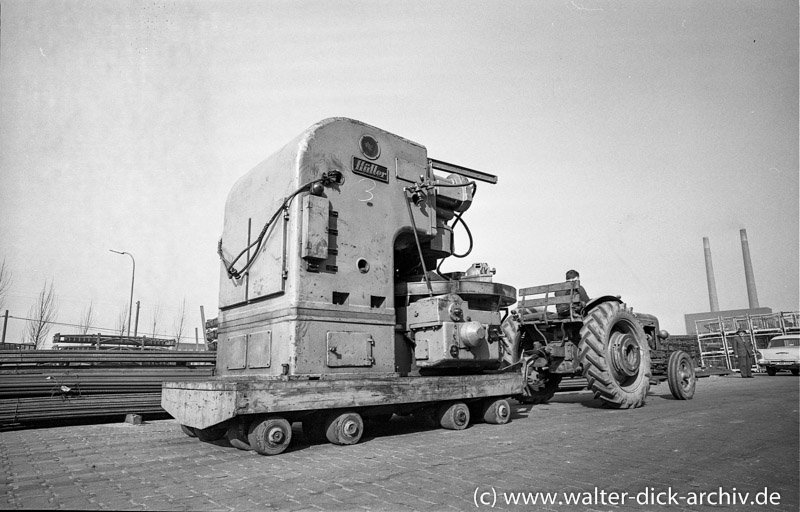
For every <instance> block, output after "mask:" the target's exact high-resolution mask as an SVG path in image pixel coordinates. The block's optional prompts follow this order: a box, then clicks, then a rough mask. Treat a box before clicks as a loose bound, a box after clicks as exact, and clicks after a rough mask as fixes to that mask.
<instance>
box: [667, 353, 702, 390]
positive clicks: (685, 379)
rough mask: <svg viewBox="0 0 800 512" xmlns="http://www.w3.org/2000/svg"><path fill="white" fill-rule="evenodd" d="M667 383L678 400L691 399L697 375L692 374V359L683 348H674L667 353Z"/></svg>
mask: <svg viewBox="0 0 800 512" xmlns="http://www.w3.org/2000/svg"><path fill="white" fill-rule="evenodd" d="M667 383H669V390H670V392H671V393H672V396H674V397H675V398H676V399H678V400H691V399H692V397H693V396H694V388H695V385H696V384H697V377H695V374H694V361H692V358H691V357H690V356H689V354H687V353H686V352H684V351H683V350H676V351H675V352H673V353H672V354H670V355H669V362H668V363H667Z"/></svg>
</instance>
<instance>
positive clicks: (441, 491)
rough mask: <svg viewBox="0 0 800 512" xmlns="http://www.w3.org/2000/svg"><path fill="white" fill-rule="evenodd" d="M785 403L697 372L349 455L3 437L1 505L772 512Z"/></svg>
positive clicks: (101, 431) (66, 432) (415, 432)
mask: <svg viewBox="0 0 800 512" xmlns="http://www.w3.org/2000/svg"><path fill="white" fill-rule="evenodd" d="M797 404H798V380H797V378H794V377H792V376H780V375H779V376H777V377H773V378H769V377H762V376H759V377H757V378H756V379H743V380H739V379H701V380H700V381H699V382H698V386H697V394H696V395H695V398H694V399H693V400H690V401H677V400H673V399H672V398H671V396H670V395H669V390H668V388H667V386H666V385H665V384H664V385H661V386H658V387H655V388H653V392H652V393H651V395H650V396H649V397H648V401H647V404H646V405H645V406H644V407H642V408H640V409H635V410H629V411H616V410H610V409H606V408H602V407H600V406H599V403H598V402H597V401H596V400H594V399H593V398H592V396H591V394H590V393H586V392H571V393H559V394H557V395H556V397H555V398H554V399H553V400H552V401H551V403H549V404H545V405H541V406H533V407H532V406H527V405H525V406H522V405H514V415H513V419H512V421H511V423H509V424H507V425H503V426H496V425H486V424H476V425H473V426H471V427H470V428H468V429H466V430H464V431H458V432H456V431H444V430H439V429H422V428H420V427H419V425H417V424H416V423H415V422H414V421H413V420H412V419H410V418H401V417H395V418H394V419H393V420H392V421H391V422H389V423H388V424H384V425H380V428H373V429H370V432H369V434H368V435H367V436H365V438H364V439H363V440H362V442H361V443H359V444H357V445H354V446H333V445H329V444H317V445H309V444H306V443H304V442H302V434H301V433H300V432H299V430H298V431H297V437H296V440H297V441H299V442H297V443H295V444H294V445H293V447H292V448H291V449H290V450H289V451H287V452H285V453H284V454H281V455H279V456H276V457H264V456H261V455H258V454H256V453H254V452H243V451H239V450H236V449H234V448H232V447H228V446H223V445H216V444H209V443H201V442H199V441H198V440H197V439H191V438H188V437H187V436H185V435H183V434H182V433H181V432H180V429H179V428H178V425H177V423H176V422H174V421H171V420H170V421H156V422H148V423H146V424H143V425H141V426H136V427H133V426H128V427H121V426H120V425H119V424H110V425H84V426H74V427H71V426H68V427H59V428H50V429H29V430H20V431H12V432H5V433H3V434H2V435H0V462H1V463H2V465H3V470H4V471H2V472H0V482H5V489H6V492H5V500H6V501H5V502H3V501H0V508H18V507H19V508H24V509H37V508H45V509H54V508H72V509H87V510H167V511H182V510H201V511H218V510H222V511H228V510H235V511H239V510H269V509H271V508H273V509H281V510H361V509H363V510H401V511H404V510H409V511H410V510H423V511H428V510H435V511H439V510H467V509H469V510H471V509H473V508H474V507H475V504H474V501H473V498H474V495H475V494H474V493H475V492H476V490H478V491H488V490H490V489H494V491H495V492H497V493H504V492H505V493H512V492H592V491H593V490H594V488H599V489H604V490H606V491H612V490H613V491H620V492H622V491H626V492H631V493H634V494H635V493H637V492H640V491H642V490H645V489H648V488H654V489H658V490H666V489H667V488H668V487H672V488H673V489H675V490H678V491H680V492H684V493H685V492H690V491H693V492H702V491H706V492H708V491H714V490H716V489H717V488H719V487H723V488H725V489H731V488H732V487H734V486H735V487H737V489H739V490H743V491H749V492H752V493H755V492H759V491H761V490H763V489H764V487H768V488H769V490H770V491H774V492H780V494H781V503H780V505H776V506H773V507H760V508H758V510H792V511H794V510H797V509H798V508H799V506H800V496H798V487H799V486H800V482H799V480H800V478H798V474H799V473H800V468H799V467H798V465H799V463H798V457H797V453H798V435H797V432H798V430H800V427H799V422H798V405H797ZM295 430H297V428H296V427H295ZM732 439H744V440H745V441H744V442H737V443H734V442H732V441H731V440H732ZM43 483H44V484H45V485H42V484H43ZM48 490H52V492H51V493H48ZM5 503H7V505H5ZM496 508H497V509H498V510H518V509H519V508H520V507H519V506H517V507H515V506H513V505H505V504H498V505H497V506H496ZM643 508H644V509H648V507H640V506H637V505H635V504H634V505H630V504H628V505H625V506H623V505H620V506H616V507H609V506H605V507H604V506H602V505H587V506H583V507H582V508H579V509H578V510H598V511H607V510H609V509H613V510H615V511H616V510H641V509H643ZM649 508H650V509H652V508H653V507H649ZM695 508H696V509H699V510H719V509H720V508H719V507H716V508H715V507H710V508H709V507H695ZM729 508H731V509H738V510H750V509H752V507H751V506H750V505H749V504H748V505H747V506H740V507H737V506H732V507H729ZM537 509H538V510H559V511H560V512H563V510H569V509H568V508H565V507H564V506H562V507H558V506H555V505H553V506H544V507H541V506H540V507H539V508H537ZM658 510H693V508H692V507H683V506H679V507H659V508H658Z"/></svg>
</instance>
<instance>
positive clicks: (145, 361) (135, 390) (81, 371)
mask: <svg viewBox="0 0 800 512" xmlns="http://www.w3.org/2000/svg"><path fill="white" fill-rule="evenodd" d="M215 360H216V354H215V353H214V352H175V351H159V352H150V351H109V350H97V351H95V350H81V351H62V350H36V351H32V350H20V351H8V352H6V351H3V352H0V427H9V426H15V425H19V424H26V423H31V422H38V421H48V420H59V419H75V418H91V417H110V416H117V415H123V416H124V415H125V414H131V413H135V414H157V413H158V414H163V413H164V410H163V409H161V383H162V382H164V381H166V380H207V379H208V378H209V377H210V376H211V375H212V374H213V369H214V362H215Z"/></svg>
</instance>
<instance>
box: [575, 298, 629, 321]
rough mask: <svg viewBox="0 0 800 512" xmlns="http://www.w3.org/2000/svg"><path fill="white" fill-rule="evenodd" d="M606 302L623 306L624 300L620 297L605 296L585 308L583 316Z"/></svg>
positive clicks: (588, 303)
mask: <svg viewBox="0 0 800 512" xmlns="http://www.w3.org/2000/svg"><path fill="white" fill-rule="evenodd" d="M606 302H618V303H620V304H622V299H621V298H620V297H619V296H618V295H603V296H601V297H596V298H594V299H592V300H590V301H589V302H587V303H586V305H585V306H583V315H584V316H585V315H586V314H587V313H588V312H589V311H591V310H592V309H594V308H596V307H597V306H599V305H600V304H604V303H606Z"/></svg>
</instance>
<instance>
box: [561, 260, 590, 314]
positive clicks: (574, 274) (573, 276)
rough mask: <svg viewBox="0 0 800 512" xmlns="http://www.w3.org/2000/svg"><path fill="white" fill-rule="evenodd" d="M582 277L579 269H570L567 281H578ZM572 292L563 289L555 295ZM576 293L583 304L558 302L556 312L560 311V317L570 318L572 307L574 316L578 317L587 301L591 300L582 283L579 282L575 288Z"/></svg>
mask: <svg viewBox="0 0 800 512" xmlns="http://www.w3.org/2000/svg"><path fill="white" fill-rule="evenodd" d="M580 277H581V275H580V274H579V273H578V271H577V270H568V271H567V281H576V282H577V281H578V278H580ZM570 293H573V292H572V291H570V290H563V291H558V292H555V293H554V294H553V295H555V296H564V295H569V294H570ZM574 293H576V294H577V297H576V298H577V299H580V301H581V304H572V305H570V304H558V305H557V306H556V312H557V313H558V316H559V317H562V318H569V316H570V308H572V314H573V316H577V317H578V318H580V317H581V309H582V308H583V306H585V305H586V303H587V302H589V295H588V294H587V293H586V290H584V289H583V286H581V285H580V284H578V286H577V288H575V291H574Z"/></svg>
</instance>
